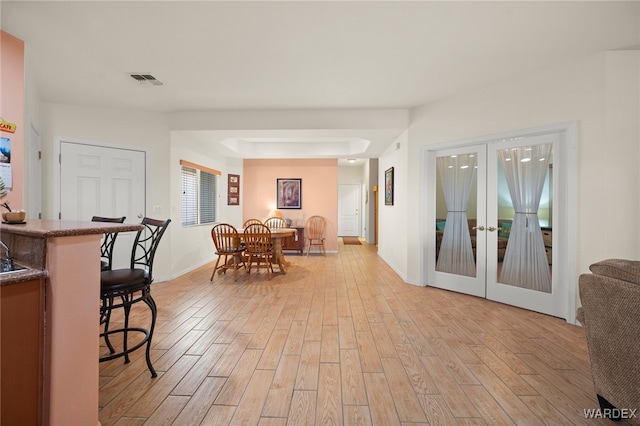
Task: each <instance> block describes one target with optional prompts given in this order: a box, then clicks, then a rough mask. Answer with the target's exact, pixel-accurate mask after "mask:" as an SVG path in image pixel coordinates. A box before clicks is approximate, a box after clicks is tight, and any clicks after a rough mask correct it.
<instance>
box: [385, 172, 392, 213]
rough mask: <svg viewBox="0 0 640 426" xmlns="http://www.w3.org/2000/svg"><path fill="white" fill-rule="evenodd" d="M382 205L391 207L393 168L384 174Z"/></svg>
mask: <svg viewBox="0 0 640 426" xmlns="http://www.w3.org/2000/svg"><path fill="white" fill-rule="evenodd" d="M384 204H385V205H386V206H392V205H393V167H390V168H388V169H387V170H385V172H384Z"/></svg>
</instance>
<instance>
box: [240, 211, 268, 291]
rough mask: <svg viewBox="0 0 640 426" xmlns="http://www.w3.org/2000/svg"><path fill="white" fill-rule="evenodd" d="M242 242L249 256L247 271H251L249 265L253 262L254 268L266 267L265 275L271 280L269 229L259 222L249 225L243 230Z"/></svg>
mask: <svg viewBox="0 0 640 426" xmlns="http://www.w3.org/2000/svg"><path fill="white" fill-rule="evenodd" d="M244 243H245V247H246V253H247V255H248V257H249V259H248V262H249V267H248V268H247V273H250V272H251V265H253V264H254V262H255V264H256V268H258V269H260V268H266V270H267V277H268V279H269V280H271V274H272V273H273V248H272V246H273V242H272V240H271V230H270V229H269V228H268V227H267V226H266V225H263V224H260V223H254V224H253V225H249V226H248V227H247V228H245V230H244ZM263 261H264V263H263Z"/></svg>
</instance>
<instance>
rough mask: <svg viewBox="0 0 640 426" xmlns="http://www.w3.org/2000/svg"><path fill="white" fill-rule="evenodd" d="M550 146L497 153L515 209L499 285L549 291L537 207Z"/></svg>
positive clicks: (549, 284)
mask: <svg viewBox="0 0 640 426" xmlns="http://www.w3.org/2000/svg"><path fill="white" fill-rule="evenodd" d="M551 149H552V144H543V145H534V146H527V147H520V148H508V149H503V150H500V151H499V152H498V155H499V158H500V162H501V163H502V167H503V169H504V173H505V177H506V180H507V185H508V187H509V193H510V195H511V201H512V202H513V207H514V210H515V215H514V218H513V224H512V225H511V233H510V235H509V242H508V243H507V250H506V253H505V256H504V262H503V264H502V272H501V275H500V278H499V282H501V283H503V284H509V285H513V286H518V287H522V288H528V289H532V290H537V291H542V292H545V293H550V292H551V271H550V270H549V264H548V261H547V255H546V252H545V247H544V241H543V239H542V232H541V229H540V222H539V221H538V207H539V205H540V198H541V195H542V189H543V185H544V181H545V177H546V175H547V171H548V167H549V156H550V155H551Z"/></svg>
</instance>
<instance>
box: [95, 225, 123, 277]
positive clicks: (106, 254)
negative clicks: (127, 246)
mask: <svg viewBox="0 0 640 426" xmlns="http://www.w3.org/2000/svg"><path fill="white" fill-rule="evenodd" d="M126 218H127V217H126V216H122V217H102V216H94V217H92V218H91V221H92V222H108V223H124V220H125V219H126ZM117 236H118V233H117V232H109V233H107V234H104V237H102V245H101V246H100V270H101V271H108V270H110V269H111V266H112V264H113V246H114V244H115V243H116V237H117Z"/></svg>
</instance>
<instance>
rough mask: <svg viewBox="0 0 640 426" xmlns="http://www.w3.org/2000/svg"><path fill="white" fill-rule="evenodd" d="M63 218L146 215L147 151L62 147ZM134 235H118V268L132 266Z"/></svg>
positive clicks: (133, 219) (130, 219) (133, 218)
mask: <svg viewBox="0 0 640 426" xmlns="http://www.w3.org/2000/svg"><path fill="white" fill-rule="evenodd" d="M60 154H61V156H60V185H61V188H60V218H61V219H64V220H82V221H89V220H91V218H92V217H93V216H104V217H120V216H126V218H127V219H126V222H129V223H131V222H134V223H135V222H139V221H140V220H141V218H142V217H144V216H145V204H146V202H145V197H146V190H145V176H146V171H145V168H146V159H145V156H146V154H145V152H143V151H135V150H128V149H117V148H110V147H103V146H95V145H86V144H80V143H71V142H62V143H61V144H60ZM133 237H134V233H131V232H125V233H120V235H118V239H117V240H116V247H115V250H114V267H126V266H128V265H129V260H130V256H131V247H132V245H133Z"/></svg>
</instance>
